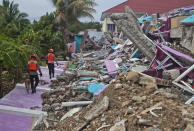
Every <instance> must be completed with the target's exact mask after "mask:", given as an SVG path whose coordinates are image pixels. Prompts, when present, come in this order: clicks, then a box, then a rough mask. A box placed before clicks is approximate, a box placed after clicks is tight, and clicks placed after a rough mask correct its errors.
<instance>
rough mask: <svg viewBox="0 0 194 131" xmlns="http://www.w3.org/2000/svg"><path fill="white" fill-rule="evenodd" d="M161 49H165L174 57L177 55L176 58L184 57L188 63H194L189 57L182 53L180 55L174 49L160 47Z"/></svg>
mask: <svg viewBox="0 0 194 131" xmlns="http://www.w3.org/2000/svg"><path fill="white" fill-rule="evenodd" d="M162 48H163V49H165V50H167V51H168V52H170V53H173V54H175V55H177V56H181V57H184V58H185V59H187V60H189V61H191V62H194V59H193V58H192V57H190V56H188V55H185V54H183V53H181V52H178V51H176V50H174V49H171V48H170V47H168V46H165V45H162Z"/></svg>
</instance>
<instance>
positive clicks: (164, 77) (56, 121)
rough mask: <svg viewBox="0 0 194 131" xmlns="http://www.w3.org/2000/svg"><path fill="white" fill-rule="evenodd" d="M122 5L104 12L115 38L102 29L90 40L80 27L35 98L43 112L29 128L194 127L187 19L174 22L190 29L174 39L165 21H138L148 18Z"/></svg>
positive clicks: (165, 130) (151, 130)
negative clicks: (67, 55)
mask: <svg viewBox="0 0 194 131" xmlns="http://www.w3.org/2000/svg"><path fill="white" fill-rule="evenodd" d="M125 10H126V13H123V14H114V13H113V14H110V15H109V16H110V19H111V20H112V22H113V23H114V24H115V25H116V26H117V28H118V29H119V30H120V34H119V35H118V34H114V33H111V32H106V33H104V36H103V37H104V38H102V39H100V40H99V42H95V41H93V40H91V39H90V38H89V37H87V35H88V32H87V31H85V32H84V36H83V40H82V42H81V45H80V49H78V50H77V52H74V53H73V54H72V59H71V61H68V62H67V65H66V66H65V67H64V70H63V72H62V73H61V74H60V75H58V76H57V79H55V80H51V82H52V83H51V85H50V88H51V91H49V92H46V93H43V94H42V95H41V97H42V99H43V103H42V105H43V108H42V110H43V111H45V112H47V113H48V116H47V117H44V118H43V119H42V121H40V122H39V124H38V125H37V126H36V127H35V128H34V130H52V131H58V130H59V131H61V130H62V131H95V130H96V131H175V130H181V131H193V130H194V126H193V123H194V112H193V111H194V106H193V104H194V96H193V95H194V72H193V69H194V65H193V62H194V59H193V56H194V55H193V52H192V51H189V50H190V49H189V50H188V49H187V48H188V45H192V42H191V41H190V40H191V38H193V36H192V35H191V33H192V31H191V30H193V24H191V23H187V24H186V25H185V24H182V25H176V26H178V27H180V26H181V28H184V31H185V29H186V28H188V29H189V32H187V33H185V34H184V36H183V37H181V38H180V37H178V38H177V36H176V35H178V34H177V33H176V31H175V32H172V31H174V28H172V29H171V28H169V26H168V25H169V24H168V22H169V18H168V19H167V20H166V19H165V20H163V19H162V18H160V19H159V18H155V17H156V15H153V16H152V19H151V21H147V22H145V23H141V22H140V21H141V20H142V19H144V20H145V19H146V18H147V17H145V18H144V17H143V16H142V18H136V15H135V13H134V12H133V11H132V10H131V9H130V8H129V7H126V8H125ZM177 14H179V15H181V11H179V10H178V11H177ZM169 17H170V16H169ZM171 17H172V18H171V19H173V18H174V17H176V16H174V15H173V14H172V15H171ZM140 24H141V26H140ZM172 26H174V25H172ZM164 27H165V29H166V28H167V29H168V30H164V29H163V28H164ZM162 31H163V32H162ZM165 33H167V34H166V35H165ZM170 33H171V35H172V36H171V37H172V38H169V36H170ZM172 33H175V34H172ZM168 38H169V39H168ZM177 41H178V42H177ZM184 41H186V43H185V45H184ZM88 43H89V44H88ZM91 43H92V44H91ZM97 43H98V44H97ZM99 43H101V44H99ZM181 44H182V45H181ZM92 45H93V46H92ZM95 45H96V46H95ZM186 47H187V48H186Z"/></svg>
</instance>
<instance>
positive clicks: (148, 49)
mask: <svg viewBox="0 0 194 131" xmlns="http://www.w3.org/2000/svg"><path fill="white" fill-rule="evenodd" d="M125 10H126V13H127V14H122V15H116V14H112V15H111V20H112V21H113V22H114V23H115V25H116V26H117V27H118V28H119V29H121V30H122V31H123V33H124V34H125V35H126V36H127V37H128V38H129V39H130V40H131V41H132V42H133V43H134V45H135V46H136V47H137V48H138V49H139V50H140V51H141V52H142V53H143V54H144V55H145V56H146V57H147V58H148V59H149V60H150V61H151V60H152V59H153V58H154V57H155V51H154V49H153V46H152V43H150V42H149V41H148V40H147V39H146V38H145V36H144V33H143V32H142V30H141V28H140V25H139V23H138V21H137V18H136V16H135V14H134V12H133V11H132V10H131V9H130V8H129V7H126V8H125ZM142 45H143V46H142Z"/></svg>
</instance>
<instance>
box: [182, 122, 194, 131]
mask: <svg viewBox="0 0 194 131" xmlns="http://www.w3.org/2000/svg"><path fill="white" fill-rule="evenodd" d="M193 130H194V123H189V124H187V127H186V129H185V130H184V131H193Z"/></svg>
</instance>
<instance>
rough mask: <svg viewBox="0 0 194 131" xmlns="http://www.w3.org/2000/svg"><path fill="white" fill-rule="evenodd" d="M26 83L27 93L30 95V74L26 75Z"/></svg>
mask: <svg viewBox="0 0 194 131" xmlns="http://www.w3.org/2000/svg"><path fill="white" fill-rule="evenodd" d="M24 83H25V87H26V91H27V93H28V94H29V92H30V76H29V74H28V73H24Z"/></svg>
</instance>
